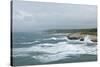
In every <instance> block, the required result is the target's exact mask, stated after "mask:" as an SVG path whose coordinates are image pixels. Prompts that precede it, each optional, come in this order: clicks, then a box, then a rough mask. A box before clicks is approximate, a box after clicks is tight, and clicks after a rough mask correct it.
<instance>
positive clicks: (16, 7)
mask: <svg viewBox="0 0 100 67" xmlns="http://www.w3.org/2000/svg"><path fill="white" fill-rule="evenodd" d="M12 7H13V10H12V11H13V13H12V22H13V32H33V31H37V30H47V29H82V28H96V27H97V7H96V6H95V5H75V4H61V3H44V2H33V1H32V2H31V1H13V6H12Z"/></svg>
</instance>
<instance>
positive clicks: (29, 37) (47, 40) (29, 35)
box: [11, 32, 97, 66]
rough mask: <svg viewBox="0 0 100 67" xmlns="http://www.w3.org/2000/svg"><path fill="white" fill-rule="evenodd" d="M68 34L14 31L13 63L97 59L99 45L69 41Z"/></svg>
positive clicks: (17, 64) (30, 63) (24, 63)
mask: <svg viewBox="0 0 100 67" xmlns="http://www.w3.org/2000/svg"><path fill="white" fill-rule="evenodd" d="M66 35H67V33H66ZM66 35H65V34H50V33H46V32H13V35H12V55H11V56H12V65H13V66H23V65H41V64H57V63H72V62H86V61H87V62H88V61H97V45H86V44H85V43H74V42H72V43H69V42H68V40H67V37H66Z"/></svg>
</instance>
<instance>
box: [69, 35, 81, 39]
mask: <svg viewBox="0 0 100 67" xmlns="http://www.w3.org/2000/svg"><path fill="white" fill-rule="evenodd" d="M79 38H80V37H70V36H68V39H70V40H77V39H79Z"/></svg>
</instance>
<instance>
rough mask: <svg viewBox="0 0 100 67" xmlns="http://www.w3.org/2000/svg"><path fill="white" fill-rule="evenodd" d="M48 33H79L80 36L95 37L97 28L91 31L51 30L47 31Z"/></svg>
mask: <svg viewBox="0 0 100 67" xmlns="http://www.w3.org/2000/svg"><path fill="white" fill-rule="evenodd" d="M46 32H48V33H77V32H80V33H81V34H90V35H97V28H91V29H51V30H47V31H46Z"/></svg>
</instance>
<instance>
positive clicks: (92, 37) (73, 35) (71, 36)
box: [67, 33, 97, 42]
mask: <svg viewBox="0 0 100 67" xmlns="http://www.w3.org/2000/svg"><path fill="white" fill-rule="evenodd" d="M86 35H88V34H80V33H71V34H69V35H68V36H67V37H68V38H69V39H70V40H76V39H81V40H84V37H85V36H86ZM89 39H90V40H91V41H92V42H97V35H89Z"/></svg>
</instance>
